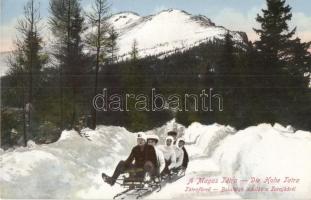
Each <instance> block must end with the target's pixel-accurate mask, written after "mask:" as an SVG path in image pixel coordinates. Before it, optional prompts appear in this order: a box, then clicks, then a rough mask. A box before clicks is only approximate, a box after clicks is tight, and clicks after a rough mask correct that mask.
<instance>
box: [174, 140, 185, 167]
mask: <svg viewBox="0 0 311 200" xmlns="http://www.w3.org/2000/svg"><path fill="white" fill-rule="evenodd" d="M177 144H178V142H177ZM174 150H175V154H176V164H175V166H174V167H175V168H178V167H180V166H181V165H182V163H183V160H184V151H183V150H182V149H181V148H179V147H178V146H177V145H175V146H174Z"/></svg>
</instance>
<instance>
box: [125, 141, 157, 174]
mask: <svg viewBox="0 0 311 200" xmlns="http://www.w3.org/2000/svg"><path fill="white" fill-rule="evenodd" d="M133 161H135V162H134V166H135V167H137V168H144V165H145V163H146V162H147V161H151V163H152V164H153V165H154V166H157V155H156V152H155V149H154V147H153V146H151V145H148V144H146V145H144V146H143V147H141V146H139V145H136V146H135V147H134V148H133V149H132V151H131V154H130V155H129V157H128V158H127V159H126V161H125V165H126V166H130V165H131V164H132V162H133Z"/></svg>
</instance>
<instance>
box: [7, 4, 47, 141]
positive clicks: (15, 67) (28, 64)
mask: <svg viewBox="0 0 311 200" xmlns="http://www.w3.org/2000/svg"><path fill="white" fill-rule="evenodd" d="M40 21H41V17H40V13H39V7H38V6H36V5H35V1H34V0H29V1H28V2H27V3H26V5H25V7H24V18H23V19H21V20H19V21H18V26H17V30H18V32H19V35H18V36H19V38H18V39H17V41H16V46H17V50H16V51H15V52H14V54H13V57H11V59H10V62H9V66H10V69H9V77H10V78H11V79H12V80H13V83H14V84H15V86H16V91H11V92H14V93H16V94H18V96H19V97H20V99H22V102H21V103H22V107H23V119H24V120H23V123H24V125H23V127H24V128H23V129H24V130H23V132H24V134H23V135H24V145H25V146H26V145H27V140H28V138H29V137H30V138H31V137H32V131H33V123H32V122H33V119H34V117H33V116H32V115H33V110H34V108H35V104H34V98H35V97H36V94H37V93H38V91H39V89H40V85H41V84H40V82H41V77H42V74H41V69H42V68H43V66H44V64H46V62H47V57H46V56H44V54H43V53H42V51H41V50H42V38H41V36H40V33H39V29H40ZM19 87H20V88H21V90H19V89H18V88H19Z"/></svg>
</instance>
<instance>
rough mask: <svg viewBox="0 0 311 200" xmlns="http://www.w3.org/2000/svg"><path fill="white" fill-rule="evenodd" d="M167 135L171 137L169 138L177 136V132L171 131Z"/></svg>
mask: <svg viewBox="0 0 311 200" xmlns="http://www.w3.org/2000/svg"><path fill="white" fill-rule="evenodd" d="M167 135H169V136H177V132H175V131H169V132H168V133H167Z"/></svg>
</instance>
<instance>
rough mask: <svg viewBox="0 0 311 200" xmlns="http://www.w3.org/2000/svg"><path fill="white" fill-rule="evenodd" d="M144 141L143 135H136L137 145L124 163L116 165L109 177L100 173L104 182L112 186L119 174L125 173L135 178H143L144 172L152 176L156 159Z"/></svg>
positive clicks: (153, 151) (153, 152)
mask: <svg viewBox="0 0 311 200" xmlns="http://www.w3.org/2000/svg"><path fill="white" fill-rule="evenodd" d="M146 140H147V138H146V135H145V134H144V133H138V134H137V145H136V146H135V147H133V149H132V151H131V153H130V155H129V157H128V158H127V159H126V160H125V161H123V160H122V161H120V162H119V163H118V165H117V167H116V169H115V171H114V173H113V175H112V176H111V177H110V176H107V175H106V174H105V173H102V177H103V179H104V181H105V182H107V183H108V184H110V185H111V186H113V185H114V184H115V182H116V180H117V178H118V177H119V176H120V174H122V173H127V172H129V173H130V174H132V175H134V176H135V177H143V176H144V174H145V172H149V174H150V175H151V176H153V175H154V174H155V166H157V157H156V152H155V149H154V147H153V146H151V145H148V144H146V142H147V141H146ZM133 161H134V163H133Z"/></svg>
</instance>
